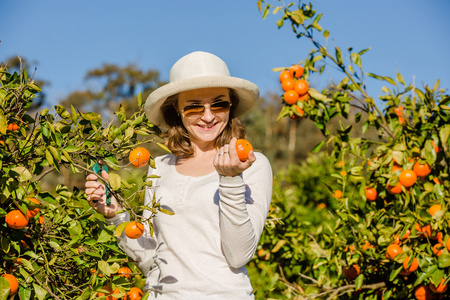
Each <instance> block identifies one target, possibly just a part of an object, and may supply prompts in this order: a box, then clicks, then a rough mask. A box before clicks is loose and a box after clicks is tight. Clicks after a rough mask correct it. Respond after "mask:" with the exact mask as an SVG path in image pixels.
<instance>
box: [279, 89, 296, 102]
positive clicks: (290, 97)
mask: <svg viewBox="0 0 450 300" xmlns="http://www.w3.org/2000/svg"><path fill="white" fill-rule="evenodd" d="M298 97H299V95H298V93H297V92H296V91H294V90H288V91H286V92H285V93H284V96H283V98H284V102H286V103H287V104H289V105H292V104H295V103H297V101H298Z"/></svg>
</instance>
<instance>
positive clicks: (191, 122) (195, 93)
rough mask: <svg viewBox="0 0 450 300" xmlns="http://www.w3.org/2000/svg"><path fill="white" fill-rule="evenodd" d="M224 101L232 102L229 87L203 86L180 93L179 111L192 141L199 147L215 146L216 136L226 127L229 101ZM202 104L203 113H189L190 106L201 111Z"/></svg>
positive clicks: (228, 115)
mask: <svg viewBox="0 0 450 300" xmlns="http://www.w3.org/2000/svg"><path fill="white" fill-rule="evenodd" d="M223 101H227V102H229V103H231V100H230V95H229V90H228V88H203V89H196V90H190V91H186V92H181V93H180V94H179V96H178V111H179V112H180V115H181V121H182V122H183V125H184V127H185V128H186V130H187V132H188V134H189V138H190V140H191V143H194V144H196V145H197V146H199V147H204V146H206V145H208V146H211V147H214V142H215V140H216V138H217V137H218V136H219V134H220V133H221V132H222V131H223V130H224V129H225V127H226V126H227V124H228V120H229V117H230V112H229V108H228V109H226V105H227V104H228V103H225V102H223ZM224 104H225V105H224ZM211 105H213V106H217V107H218V109H217V108H215V109H213V110H211ZM202 106H203V109H204V111H203V113H202V112H200V113H197V114H192V115H191V114H190V113H189V111H190V110H189V108H197V111H198V110H200V111H201V110H202ZM204 106H206V107H204ZM222 106H225V108H223V107H222Z"/></svg>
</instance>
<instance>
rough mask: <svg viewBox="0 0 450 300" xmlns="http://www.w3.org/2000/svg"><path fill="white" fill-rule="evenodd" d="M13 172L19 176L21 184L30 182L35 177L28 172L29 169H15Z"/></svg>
mask: <svg viewBox="0 0 450 300" xmlns="http://www.w3.org/2000/svg"><path fill="white" fill-rule="evenodd" d="M11 171H13V172H16V173H17V174H19V181H21V182H23V181H28V180H30V179H31V178H32V177H33V176H32V175H31V173H30V171H28V169H27V168H25V167H15V168H12V169H11Z"/></svg>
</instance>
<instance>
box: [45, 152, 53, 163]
mask: <svg viewBox="0 0 450 300" xmlns="http://www.w3.org/2000/svg"><path fill="white" fill-rule="evenodd" d="M45 159H47V161H48V164H49V165H53V164H54V161H53V156H52V154H51V153H50V151H48V149H45Z"/></svg>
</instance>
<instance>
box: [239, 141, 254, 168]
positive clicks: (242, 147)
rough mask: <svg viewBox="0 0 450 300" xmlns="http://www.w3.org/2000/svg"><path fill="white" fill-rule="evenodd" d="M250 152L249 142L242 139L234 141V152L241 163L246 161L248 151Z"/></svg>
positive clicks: (251, 147)
mask: <svg viewBox="0 0 450 300" xmlns="http://www.w3.org/2000/svg"><path fill="white" fill-rule="evenodd" d="M252 150H253V146H252V144H250V142H249V141H247V140H244V139H238V140H237V141H236V151H237V155H238V157H239V160H240V161H242V162H244V161H246V160H247V159H248V155H249V154H250V151H252Z"/></svg>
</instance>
